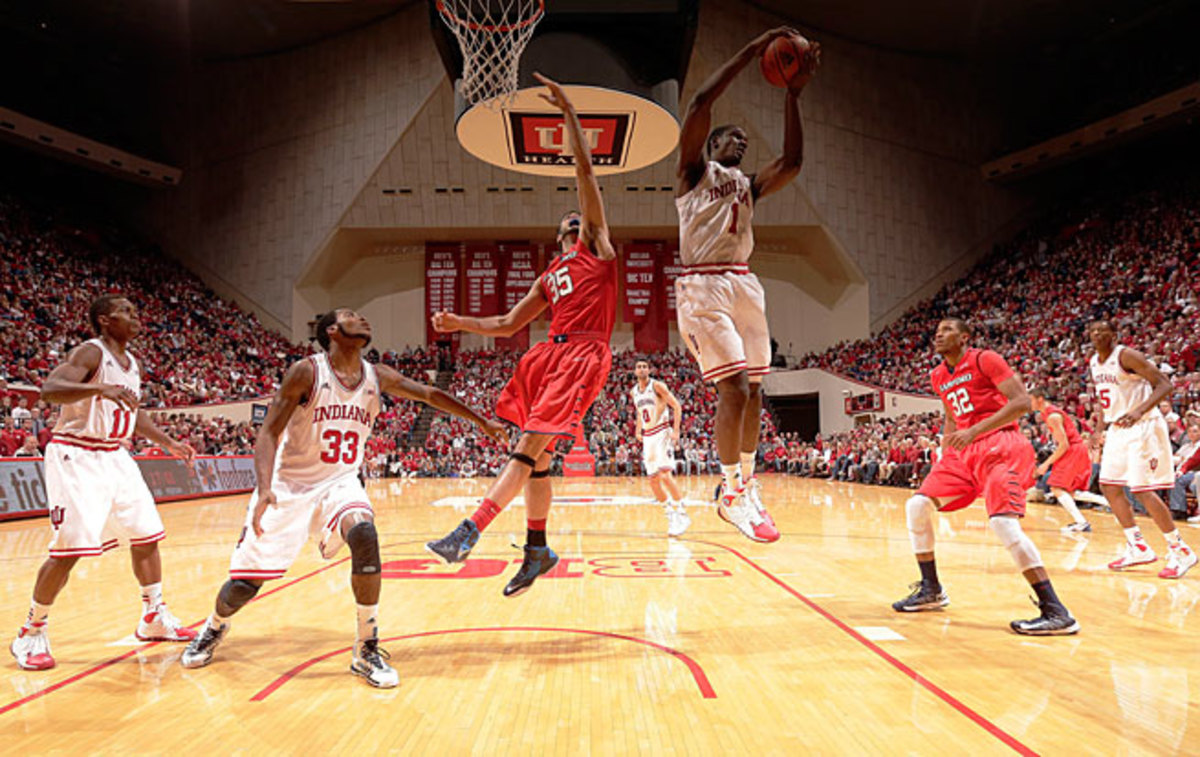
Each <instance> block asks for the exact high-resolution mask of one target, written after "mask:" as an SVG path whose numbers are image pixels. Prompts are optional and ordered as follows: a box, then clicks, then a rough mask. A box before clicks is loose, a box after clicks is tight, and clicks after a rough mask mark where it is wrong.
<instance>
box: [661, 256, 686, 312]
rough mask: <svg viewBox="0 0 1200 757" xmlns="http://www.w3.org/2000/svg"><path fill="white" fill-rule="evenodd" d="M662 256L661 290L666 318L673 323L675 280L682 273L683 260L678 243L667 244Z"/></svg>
mask: <svg viewBox="0 0 1200 757" xmlns="http://www.w3.org/2000/svg"><path fill="white" fill-rule="evenodd" d="M667 244H668V249H667V251H666V253H665V254H664V255H663V275H662V281H663V290H664V292H665V294H666V303H667V318H669V319H670V321H671V323H675V279H677V278H679V276H680V274H682V273H683V260H682V259H680V257H679V242H678V241H673V242H668V243H667Z"/></svg>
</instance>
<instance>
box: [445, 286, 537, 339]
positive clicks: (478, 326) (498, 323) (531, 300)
mask: <svg viewBox="0 0 1200 757" xmlns="http://www.w3.org/2000/svg"><path fill="white" fill-rule="evenodd" d="M549 304H550V303H549V301H548V300H547V299H546V295H545V294H544V293H543V292H542V280H541V278H538V279H537V280H535V281H534V282H533V286H531V287H529V291H528V292H527V293H526V294H525V296H524V297H523V298H522V299H521V301H520V302H518V303H517V304H516V305H515V306H514V307H513V309H512V310H510V311H508V312H507V313H505V314H504V315H491V316H488V317H487V318H473V317H471V316H469V315H459V314H457V313H446V312H438V313H434V314H433V317H432V318H431V319H430V321H431V322H432V323H433V330H434V331H437V332H438V333H441V334H453V333H454V332H456V331H469V332H471V333H472V334H483V335H484V336H503V337H510V336H512V335H513V334H515V333H517V332H518V331H520V330H521V329H523V328H525V326H526V325H528V324H529V322H530V321H532V320H533V319H534V318H537V317H538V314H539V313H541V312H542V311H543V310H545V309H546V306H547V305H549Z"/></svg>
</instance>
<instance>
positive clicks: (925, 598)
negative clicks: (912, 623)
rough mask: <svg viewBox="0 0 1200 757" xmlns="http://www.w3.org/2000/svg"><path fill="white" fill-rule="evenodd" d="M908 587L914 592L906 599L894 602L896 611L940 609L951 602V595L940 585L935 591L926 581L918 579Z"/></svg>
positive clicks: (893, 605)
mask: <svg viewBox="0 0 1200 757" xmlns="http://www.w3.org/2000/svg"><path fill="white" fill-rule="evenodd" d="M908 588H910V589H912V592H911V593H910V594H909V595H908V596H907V597H905V598H904V599H899V600H896V601H895V602H892V609H893V610H895V611H896V612H923V611H925V610H940V609H941V608H943V607H945V606H946V605H948V604H950V597H949V596H947V595H946V590H945V589H942V588H941V587H938V589H937V591H934V590H933V589H931V588H930V587H928V586H926V585H925V582H924V581H917V582H916V583H914V584H909V586H908Z"/></svg>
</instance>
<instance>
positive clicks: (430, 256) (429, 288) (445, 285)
mask: <svg viewBox="0 0 1200 757" xmlns="http://www.w3.org/2000/svg"><path fill="white" fill-rule="evenodd" d="M460 249H461V245H459V244H456V243H438V242H428V243H426V245H425V344H427V345H433V344H436V343H437V342H444V341H450V342H452V343H453V345H454V346H458V334H439V333H437V332H436V331H434V330H433V325H432V324H431V323H430V318H431V317H432V316H433V314H434V313H436V312H438V311H442V310H444V311H446V312H450V313H456V312H458V311H459V302H458V282H459V276H460V274H461V265H460V264H459V251H460Z"/></svg>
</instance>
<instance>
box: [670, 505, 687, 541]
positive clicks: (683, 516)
mask: <svg viewBox="0 0 1200 757" xmlns="http://www.w3.org/2000/svg"><path fill="white" fill-rule="evenodd" d="M690 525H692V516H690V515H688V514H687V512H685V511H684V509H683V506H682V505H680V506H679V507H671V506H670V505H667V536H670V537H672V538H674V537H677V536H683V534H684V533H685V532H686V531H687V530H688V526H690Z"/></svg>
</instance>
